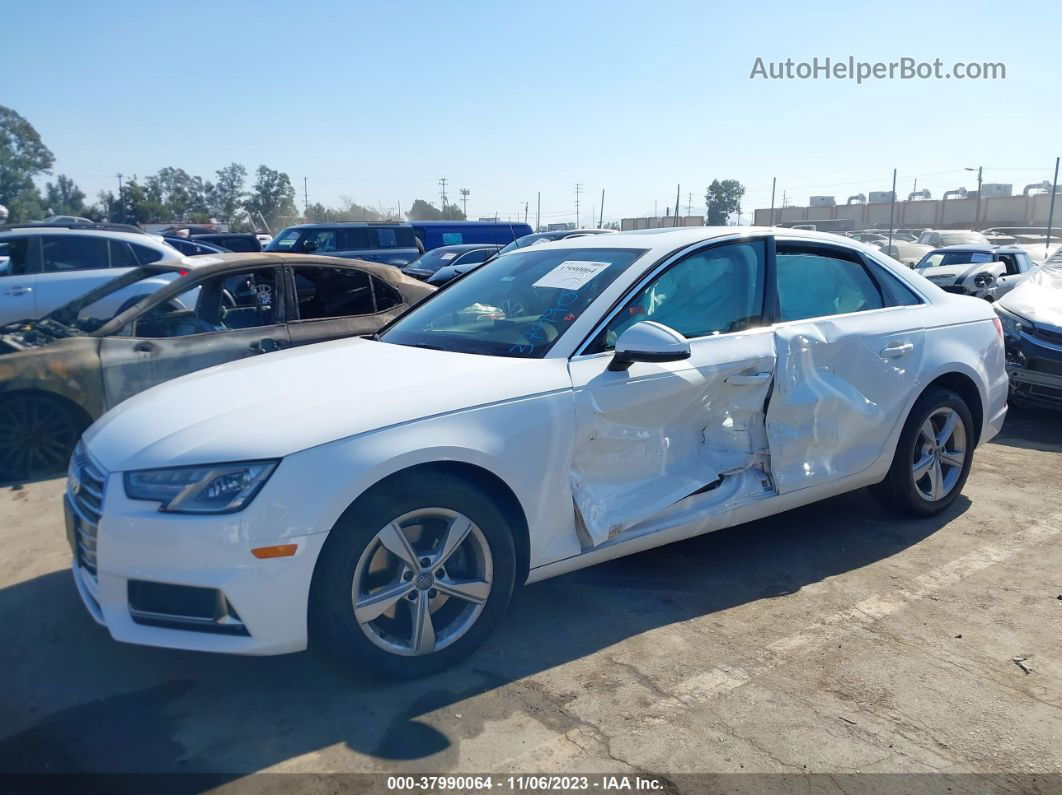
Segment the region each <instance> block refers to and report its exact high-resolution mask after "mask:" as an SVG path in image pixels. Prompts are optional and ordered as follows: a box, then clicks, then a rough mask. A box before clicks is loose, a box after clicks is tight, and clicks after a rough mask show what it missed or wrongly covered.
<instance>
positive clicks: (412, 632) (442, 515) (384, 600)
mask: <svg viewBox="0 0 1062 795" xmlns="http://www.w3.org/2000/svg"><path fill="white" fill-rule="evenodd" d="M515 569H516V563H515V553H514V547H513V537H512V531H511V528H510V526H509V523H508V521H507V520H506V518H505V516H504V514H503V513H502V512H501V511H500V510H499V509H498V508H497V507H496V506H495V504H494V502H493V501H492V500H491V499H490V497H489V495H487V494H485V493H483V492H482V491H480V490H479V489H477V488H475V487H473V486H471V485H469V484H467V483H464V482H463V481H461V480H459V479H457V478H453V477H450V476H446V475H433V476H428V477H426V478H419V479H418V480H417V481H416V483H413V482H411V481H410V482H406V481H399V482H395V483H393V484H391V485H390V486H388V487H385V489H384V491H382V492H379V491H378V492H376V493H372V494H369V495H367V496H366V497H365V498H363V499H361V500H359V501H358V502H357V503H356V505H355V506H352V508H351V509H348V510H347V511H346V513H344V515H343V517H341V518H340V520H339V521H338V522H337V523H336V526H335V527H334V528H333V529H332V532H331V534H330V536H329V538H328V541H327V542H326V544H325V546H324V549H323V550H322V551H321V556H320V558H319V562H318V567H317V571H316V572H315V574H314V583H313V587H312V589H311V597H310V616H309V619H310V627H311V633H312V636H313V638H314V640H317V641H321V642H322V643H323V644H324V645H325V646H326V647H327V648H328V649H329V650H330V651H331V652H332V653H334V654H336V655H337V656H338V657H339V658H340V659H341V660H343V661H344V662H345V663H346V664H349V665H352V666H356V667H359V668H360V667H368V668H370V669H371V670H373V671H374V672H375V673H377V674H380V675H383V676H387V677H390V678H408V677H415V676H423V675H426V674H430V673H434V672H436V671H441V670H443V669H444V668H447V667H449V666H451V665H453V664H454V663H456V662H458V661H459V660H461V659H462V658H464V657H465V656H467V655H468V654H469V653H470V652H472V651H473V650H474V649H475V648H476V647H477V646H478V645H479V644H480V643H482V642H483V640H484V639H485V638H486V636H487V635H488V634H489V632H490V631H491V629H492V628H493V627H494V625H495V624H497V622H498V620H499V619H500V618H501V616H502V614H503V613H504V611H505V608H506V607H507V605H508V603H509V597H510V596H511V594H512V589H513V581H514V576H515Z"/></svg>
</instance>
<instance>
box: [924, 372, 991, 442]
mask: <svg viewBox="0 0 1062 795" xmlns="http://www.w3.org/2000/svg"><path fill="white" fill-rule="evenodd" d="M933 387H944V388H945V389H950V390H951V391H952V392H955V393H956V394H957V395H958V396H959V397H961V398H962V399H963V402H964V403H966V406H967V408H969V409H970V416H971V417H972V418H973V422H974V445H975V446H976V445H977V444H979V443H980V441H981V433H982V431H983V429H984V421H985V408H984V399H983V398H982V396H981V390H980V389H979V388H978V386H977V382H976V381H974V379H973V378H971V377H970V376H969V375H967V374H966V373H963V372H960V371H958V370H952V371H950V372H947V373H944V374H942V375H938V376H937V377H936V378H934V379H933V380H932V381H930V382H929V383H928V384H926V387H925V389H923V390H922V392H921V393H920V394H919V397H921V396H922V395H923V394H925V392H926V391H927V390H929V389H931V388H933Z"/></svg>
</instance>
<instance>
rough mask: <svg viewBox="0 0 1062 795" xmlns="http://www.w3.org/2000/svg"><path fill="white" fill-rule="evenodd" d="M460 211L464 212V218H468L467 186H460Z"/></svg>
mask: <svg viewBox="0 0 1062 795" xmlns="http://www.w3.org/2000/svg"><path fill="white" fill-rule="evenodd" d="M461 212H463V213H464V214H465V220H468V188H461Z"/></svg>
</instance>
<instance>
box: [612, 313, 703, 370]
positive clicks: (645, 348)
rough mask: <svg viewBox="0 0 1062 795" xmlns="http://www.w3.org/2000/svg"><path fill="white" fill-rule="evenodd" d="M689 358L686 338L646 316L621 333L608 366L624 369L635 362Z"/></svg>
mask: <svg viewBox="0 0 1062 795" xmlns="http://www.w3.org/2000/svg"><path fill="white" fill-rule="evenodd" d="M688 358H690V344H689V342H687V341H686V338H685V337H683V336H682V335H681V334H679V333H678V332H677V331H675V330H674V329H673V328H668V327H667V326H665V325H664V324H663V323H655V322H653V321H652V320H643V321H642V322H640V323H635V324H634V325H633V326H631V327H630V328H629V329H627V330H626V331H624V332H623V333H622V334H620V337H619V339H618V340H616V352H615V354H614V355H613V357H612V361H611V362H609V364H608V369H609V370H612V371H613V372H618V371H623V370H626V369H627V368H629V367H630V366H631V365H632V364H634V362H678V361H682V360H683V359H688Z"/></svg>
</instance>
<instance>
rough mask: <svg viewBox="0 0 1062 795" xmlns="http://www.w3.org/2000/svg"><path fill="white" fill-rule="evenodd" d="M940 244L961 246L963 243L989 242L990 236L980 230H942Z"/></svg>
mask: <svg viewBox="0 0 1062 795" xmlns="http://www.w3.org/2000/svg"><path fill="white" fill-rule="evenodd" d="M940 241H941V242H940V245H942V246H961V245H962V244H963V243H987V242H988V238H986V237H985V236H984V235H982V234H981V233H980V232H941V233H940Z"/></svg>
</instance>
